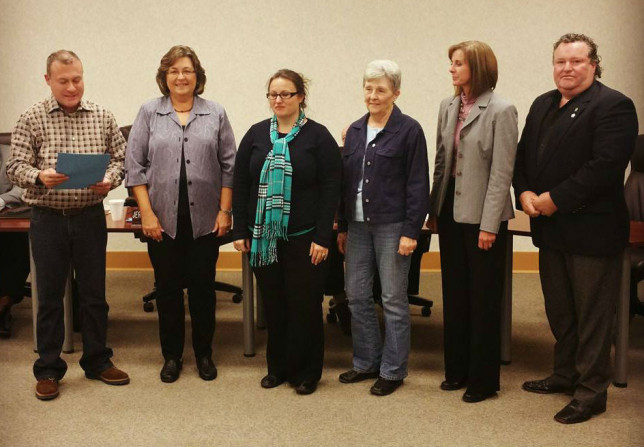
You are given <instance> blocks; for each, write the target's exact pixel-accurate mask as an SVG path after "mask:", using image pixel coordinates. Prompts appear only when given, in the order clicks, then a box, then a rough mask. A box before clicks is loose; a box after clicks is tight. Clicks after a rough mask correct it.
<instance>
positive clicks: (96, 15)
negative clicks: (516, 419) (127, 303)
mask: <svg viewBox="0 0 644 447" xmlns="http://www.w3.org/2000/svg"><path fill="white" fill-rule="evenodd" d="M643 23H644V2H643V1H642V0H604V1H598V2H594V1H588V0H583V1H582V0H567V1H562V0H539V1H534V0H526V1H513V0H497V1H491V0H488V1H484V0H478V1H472V0H461V1H458V2H447V1H439V0H428V1H409V0H398V1H395V0H394V1H383V0H372V1H351V0H345V1H340V0H330V1H318V2H293V1H281V0H274V1H270V2H264V1H262V2H260V1H256V0H249V1H240V0H227V1H206V0H191V1H165V0H156V1H148V0H145V1H135V0H129V1H124V0H118V1H101V2H98V1H91V0H90V1H88V0H86V1H80V0H70V1H63V0H49V1H36V0H30V1H24V0H23V1H17V0H16V1H10V0H0V42H1V45H0V97H1V98H2V107H0V131H7V130H10V129H11V128H12V126H13V125H14V124H15V121H16V119H17V117H18V116H19V114H20V113H21V112H22V111H24V110H25V109H26V108H27V107H29V106H30V105H31V104H33V103H35V102H36V101H38V100H40V99H41V98H43V97H44V96H45V95H47V94H48V90H47V86H46V84H45V83H44V80H43V78H42V75H43V73H44V69H45V67H44V62H45V59H46V57H47V55H48V54H49V53H50V52H51V51H53V50H56V49H59V48H67V49H72V50H74V51H76V52H77V53H78V55H79V56H80V57H81V59H82V60H83V63H84V66H85V84H86V90H85V92H86V93H85V95H86V97H87V98H89V99H92V100H94V101H96V102H99V103H101V104H103V105H105V106H107V107H109V108H110V109H111V110H112V111H113V112H114V114H115V115H116V118H117V120H118V121H119V123H120V124H121V125H125V124H130V123H131V122H132V120H133V119H134V117H135V116H136V113H137V111H138V108H139V106H140V105H141V103H143V102H144V101H145V100H147V99H148V98H151V97H154V96H157V95H158V94H159V91H158V89H157V87H156V84H155V82H154V76H155V72H156V68H157V66H158V63H159V60H160V58H161V56H162V55H163V53H164V52H165V51H167V49H168V48H169V47H170V46H172V45H174V44H178V43H182V44H187V45H190V46H192V47H193V48H194V49H195V51H196V52H197V54H198V55H199V57H200V58H201V61H202V64H203V65H204V67H205V68H206V72H207V75H208V83H207V85H206V91H205V94H204V97H206V98H208V99H213V100H215V101H218V102H221V103H222V104H223V105H224V106H225V107H226V109H227V111H228V114H229V117H230V120H231V122H232V125H233V128H234V130H235V135H236V136H237V140H238V141H239V140H241V137H242V136H243V135H244V132H245V131H246V129H248V127H249V126H250V125H251V124H253V123H254V122H257V121H259V120H261V119H263V118H266V117H267V116H268V109H267V105H266V101H265V99H264V98H263V94H264V92H265V82H266V79H267V78H268V76H269V75H270V74H271V73H272V72H273V71H275V70H276V69H278V68H282V67H289V68H292V69H295V70H298V71H301V72H303V73H304V74H305V75H306V76H308V77H309V78H310V79H311V80H312V83H311V92H310V93H311V95H310V101H309V104H310V110H309V115H310V116H311V117H312V118H313V119H316V120H318V121H320V122H321V123H323V124H325V125H326V126H327V127H328V128H329V130H330V131H331V132H332V133H333V135H335V136H336V137H337V138H338V139H339V135H340V131H341V129H342V128H343V127H344V126H346V125H347V124H348V123H350V122H351V121H353V120H355V119H357V118H358V117H359V116H361V115H362V114H363V113H364V106H363V104H362V100H361V88H360V87H361V75H362V70H363V69H364V66H365V65H366V63H367V62H369V61H370V60H372V59H376V58H390V59H393V60H395V61H397V62H398V63H399V65H400V66H401V68H402V71H403V83H402V95H401V97H400V99H399V100H398V104H399V105H400V107H401V108H402V110H403V111H404V112H405V113H407V114H409V115H411V116H413V117H414V118H416V119H417V120H418V121H419V122H420V123H421V124H422V126H423V128H424V129H425V133H426V136H427V139H428V141H429V142H430V143H429V155H430V158H431V159H432V160H433V156H434V147H433V146H434V145H433V141H434V138H435V125H436V124H435V123H436V114H437V109H438V104H439V102H440V100H441V99H442V98H443V97H445V96H448V95H449V94H450V92H451V86H450V78H449V76H448V74H447V67H448V59H447V54H446V52H447V47H448V46H449V45H450V44H453V43H456V42H459V41H462V40H467V39H478V40H483V41H485V42H487V43H489V44H490V45H491V46H492V48H493V49H494V51H495V53H496V55H497V58H498V59H499V64H500V67H499V69H500V78H499V84H498V86H497V91H498V92H499V93H500V94H501V95H502V96H505V97H506V98H508V99H509V100H511V101H513V102H514V103H515V104H516V106H517V108H518V110H519V122H520V127H522V126H523V122H524V120H525V116H526V113H527V111H528V108H529V106H530V104H531V102H532V100H533V99H534V98H535V97H536V96H537V95H538V94H541V93H543V92H545V91H546V90H549V89H551V88H553V82H552V77H551V64H550V61H551V51H552V47H551V45H552V43H553V42H554V41H555V40H556V39H557V38H558V37H559V36H560V35H561V34H563V33H565V32H581V33H586V34H588V35H590V36H592V37H593V38H595V39H596V41H597V42H598V44H599V52H600V55H602V57H603V65H604V70H605V74H604V77H603V81H604V82H605V83H606V84H607V85H609V86H611V87H613V88H616V89H618V90H620V91H622V92H624V93H625V94H627V95H628V96H630V97H631V98H632V99H633V100H634V101H635V104H636V106H637V108H638V112H639V115H640V123H643V122H644V58H643V57H642V56H643V55H644V54H643V51H642V47H641V44H642V42H644V26H642V24H643ZM124 195H125V192H124V190H123V189H122V188H121V189H119V190H116V191H114V192H112V193H111V196H114V197H117V196H124ZM435 248H436V246H435V245H434V247H433V249H435ZM109 249H110V250H138V249H141V250H142V249H144V247H143V245H142V244H140V243H138V242H136V241H135V240H134V239H133V238H131V237H130V236H110V248H109ZM530 249H531V245H530V244H529V242H528V241H527V240H522V241H518V243H517V244H516V245H515V250H530Z"/></svg>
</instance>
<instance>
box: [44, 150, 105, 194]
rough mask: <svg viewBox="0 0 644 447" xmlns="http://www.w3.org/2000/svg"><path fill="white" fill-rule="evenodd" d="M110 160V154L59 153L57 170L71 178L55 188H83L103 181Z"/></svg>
mask: <svg viewBox="0 0 644 447" xmlns="http://www.w3.org/2000/svg"><path fill="white" fill-rule="evenodd" d="M109 162H110V155H109V154H66V153H62V154H58V161H57V162H56V172H58V173H60V174H65V175H67V176H68V177H69V180H67V181H66V182H64V183H61V184H60V185H56V186H54V189H81V188H87V187H88V186H90V185H93V184H94V183H97V182H102V181H103V177H105V170H106V169H107V164H108V163H109Z"/></svg>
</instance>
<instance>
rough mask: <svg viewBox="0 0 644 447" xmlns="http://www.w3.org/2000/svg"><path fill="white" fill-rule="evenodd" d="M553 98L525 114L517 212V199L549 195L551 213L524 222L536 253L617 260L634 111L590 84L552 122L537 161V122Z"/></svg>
mask: <svg viewBox="0 0 644 447" xmlns="http://www.w3.org/2000/svg"><path fill="white" fill-rule="evenodd" d="M560 99H561V94H560V93H559V92H558V91H557V90H553V91H551V92H548V93H545V94H543V95H541V96H539V97H538V98H537V99H536V100H535V101H534V103H533V104H532V106H531V107H530V112H529V114H528V117H527V118H526V124H525V127H524V129H523V133H522V135H521V139H520V141H519V146H518V148H517V158H516V164H515V171H514V180H513V185H514V191H515V196H516V201H517V208H518V209H521V203H520V201H519V196H520V195H521V194H522V193H523V192H525V191H533V192H535V193H536V194H541V193H543V192H546V191H550V196H551V198H552V200H553V201H554V203H555V205H557V208H558V210H557V212H556V213H555V214H553V215H552V216H551V217H546V216H539V217H537V218H535V219H531V220H530V226H531V230H532V240H533V242H534V244H535V245H536V246H537V247H548V248H554V249H559V250H562V251H564V252H567V253H570V254H577V255H586V256H610V255H615V254H618V253H620V252H621V251H622V250H623V249H624V247H626V245H627V244H628V235H629V217H628V210H627V208H626V203H625V200H624V170H625V169H626V166H627V165H628V161H629V159H630V157H631V154H632V153H633V149H634V147H635V139H636V137H637V131H638V122H637V114H636V112H635V106H634V105H633V102H632V101H631V100H630V99H629V98H627V97H626V96H624V95H623V94H621V93H619V92H617V91H615V90H613V89H610V88H608V87H606V86H605V85H603V84H601V83H600V82H597V81H595V82H594V83H593V84H592V85H591V87H590V88H589V89H588V90H586V91H584V92H582V93H581V94H579V95H578V96H576V97H575V98H573V99H572V100H571V102H570V106H569V107H568V109H567V111H566V112H565V113H563V115H562V116H560V117H558V119H557V120H556V121H555V123H554V124H553V127H552V132H551V134H550V138H549V140H548V142H547V145H546V146H545V148H544V149H543V153H542V155H541V157H540V159H539V162H537V150H538V148H537V145H538V141H539V132H540V128H541V123H542V121H543V118H544V116H545V115H546V112H547V111H548V109H549V108H550V107H551V106H552V104H553V101H554V102H555V103H557V104H558V102H559V100H560Z"/></svg>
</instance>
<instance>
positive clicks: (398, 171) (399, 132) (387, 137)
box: [338, 105, 429, 239]
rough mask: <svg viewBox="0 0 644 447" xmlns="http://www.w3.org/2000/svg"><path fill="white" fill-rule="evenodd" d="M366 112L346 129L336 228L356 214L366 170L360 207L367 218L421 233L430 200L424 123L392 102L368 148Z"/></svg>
mask: <svg viewBox="0 0 644 447" xmlns="http://www.w3.org/2000/svg"><path fill="white" fill-rule="evenodd" d="M368 119H369V114H366V115H365V116H363V117H362V118H360V119H359V120H358V121H356V122H354V123H353V124H352V125H351V126H350V127H349V130H348V131H347V136H346V140H345V145H344V149H343V151H342V165H343V168H344V171H343V174H342V203H341V205H340V212H339V216H338V230H339V231H340V232H342V231H346V230H347V222H348V221H352V220H353V218H354V215H355V201H356V194H357V191H358V183H359V182H360V178H361V177H362V176H363V171H362V166H363V165H362V160H363V158H364V179H363V185H362V207H363V210H364V221H365V222H366V223H372V224H379V223H393V222H403V230H402V236H407V237H409V238H412V239H418V235H419V234H420V230H421V228H422V226H423V223H424V221H425V217H426V215H427V210H428V202H429V166H428V162H427V143H426V142H425V134H424V133H423V129H422V128H421V127H420V124H418V122H417V121H416V120H414V119H413V118H411V117H409V116H407V115H404V114H403V113H402V112H401V111H400V109H399V108H398V107H397V106H395V105H394V110H393V112H392V113H391V116H390V117H389V121H387V125H386V126H385V128H384V129H383V130H382V132H380V133H379V134H378V135H377V136H376V138H375V139H374V140H373V141H372V142H371V143H370V144H369V147H368V148H367V149H366V154H365V145H366V138H367V121H368Z"/></svg>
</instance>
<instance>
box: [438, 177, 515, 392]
mask: <svg viewBox="0 0 644 447" xmlns="http://www.w3.org/2000/svg"><path fill="white" fill-rule="evenodd" d="M451 185H453V182H452V183H451ZM453 209H454V189H453V186H452V188H450V190H448V193H447V196H446V198H445V203H444V204H443V209H442V211H441V215H440V216H439V221H438V235H439V240H440V255H441V277H442V283H443V317H444V325H443V328H444V344H445V378H446V380H449V381H464V380H465V381H467V384H468V386H467V389H468V391H470V392H478V393H493V392H495V391H498V390H499V389H500V384H499V376H500V362H501V358H500V357H501V336H500V332H501V329H500V325H501V298H502V294H503V281H504V277H505V268H504V263H505V248H506V244H507V228H508V224H507V222H502V223H501V227H500V228H499V232H498V234H497V236H496V241H495V242H494V244H493V245H492V248H490V249H489V250H487V251H486V250H481V249H479V248H478V239H479V231H480V228H479V225H478V224H477V225H473V224H461V223H457V222H455V221H454V215H453Z"/></svg>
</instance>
